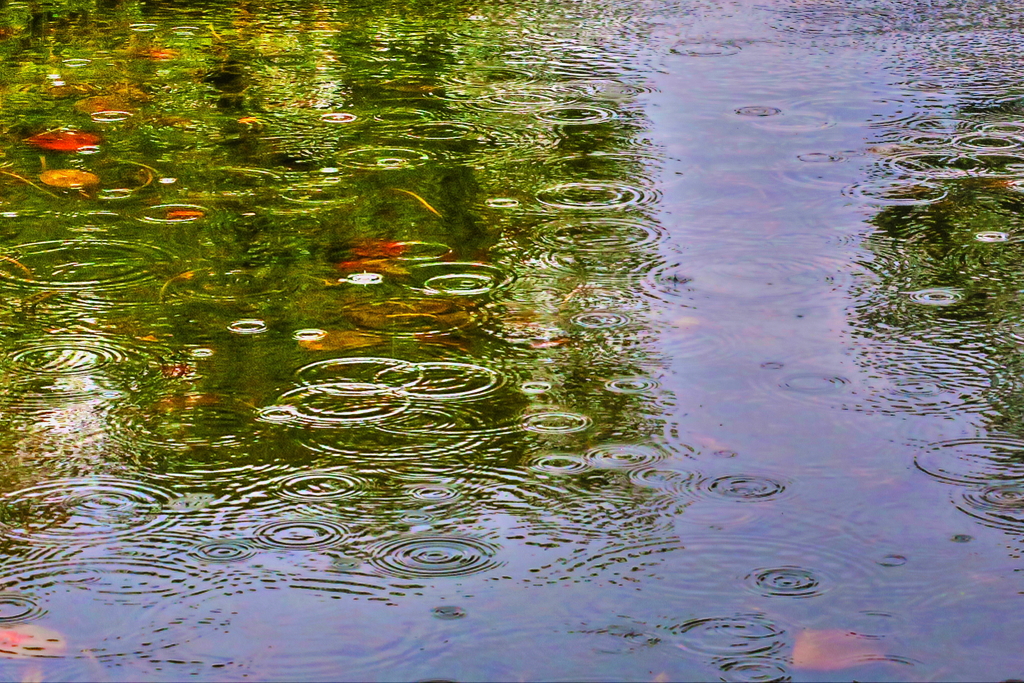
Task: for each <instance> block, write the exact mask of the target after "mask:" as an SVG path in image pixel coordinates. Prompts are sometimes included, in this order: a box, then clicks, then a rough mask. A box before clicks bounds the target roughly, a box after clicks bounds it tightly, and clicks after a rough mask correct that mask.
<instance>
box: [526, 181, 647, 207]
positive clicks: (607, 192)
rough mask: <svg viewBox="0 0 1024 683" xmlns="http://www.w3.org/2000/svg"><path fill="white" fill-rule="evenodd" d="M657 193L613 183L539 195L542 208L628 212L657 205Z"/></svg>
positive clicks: (580, 184)
mask: <svg viewBox="0 0 1024 683" xmlns="http://www.w3.org/2000/svg"><path fill="white" fill-rule="evenodd" d="M659 196H660V195H659V193H658V192H657V191H656V190H648V189H645V188H640V187H635V186H633V185H628V184H626V183H620V182H613V181H606V182H605V181H594V182H578V183H561V184H559V185H553V186H552V187H548V188H545V189H543V190H541V191H540V192H538V193H537V199H538V201H540V203H541V204H544V205H546V206H550V207H552V208H556V209H583V210H598V209H626V208H630V207H636V206H642V205H645V204H650V203H653V202H656V201H657V200H658V198H659Z"/></svg>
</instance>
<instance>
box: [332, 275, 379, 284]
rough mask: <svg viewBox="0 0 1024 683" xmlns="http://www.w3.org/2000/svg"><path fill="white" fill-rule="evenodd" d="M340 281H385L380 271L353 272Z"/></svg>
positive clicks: (371, 282)
mask: <svg viewBox="0 0 1024 683" xmlns="http://www.w3.org/2000/svg"><path fill="white" fill-rule="evenodd" d="M338 282H347V283H349V284H352V285H379V284H380V283H382V282H384V276H383V275H381V274H380V273H352V274H351V275H349V276H348V277H343V278H341V279H340V280H338Z"/></svg>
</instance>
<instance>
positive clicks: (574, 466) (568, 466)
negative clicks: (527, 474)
mask: <svg viewBox="0 0 1024 683" xmlns="http://www.w3.org/2000/svg"><path fill="white" fill-rule="evenodd" d="M527 467H529V468H530V469H531V470H533V471H534V472H540V473H541V474H553V475H559V476H561V475H567V474H579V473H580V472H586V471H587V470H589V469H590V465H589V464H588V463H587V461H586V460H585V459H584V458H583V457H582V456H579V455H574V454H572V453H543V454H541V455H538V456H535V457H533V458H531V459H530V461H529V463H528V464H527Z"/></svg>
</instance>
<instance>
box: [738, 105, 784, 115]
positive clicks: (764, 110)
mask: <svg viewBox="0 0 1024 683" xmlns="http://www.w3.org/2000/svg"><path fill="white" fill-rule="evenodd" d="M736 113H737V114H739V115H740V116H777V115H778V114H781V113H782V110H781V109H778V108H776V107H765V106H761V105H752V106H749V107H740V108H739V109H737V110H736Z"/></svg>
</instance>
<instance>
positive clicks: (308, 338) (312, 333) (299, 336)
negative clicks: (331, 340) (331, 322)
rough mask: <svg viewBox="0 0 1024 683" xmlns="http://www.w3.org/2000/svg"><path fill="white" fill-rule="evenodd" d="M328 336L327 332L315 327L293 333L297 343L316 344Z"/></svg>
mask: <svg viewBox="0 0 1024 683" xmlns="http://www.w3.org/2000/svg"><path fill="white" fill-rule="evenodd" d="M326 336H327V330H320V329H317V328H315V327H308V328H305V329H302V330H295V331H294V332H292V339H295V340H296V341H304V342H315V341H320V340H321V339H323V338H324V337H326Z"/></svg>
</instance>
